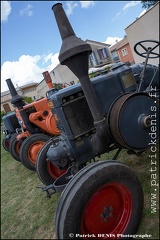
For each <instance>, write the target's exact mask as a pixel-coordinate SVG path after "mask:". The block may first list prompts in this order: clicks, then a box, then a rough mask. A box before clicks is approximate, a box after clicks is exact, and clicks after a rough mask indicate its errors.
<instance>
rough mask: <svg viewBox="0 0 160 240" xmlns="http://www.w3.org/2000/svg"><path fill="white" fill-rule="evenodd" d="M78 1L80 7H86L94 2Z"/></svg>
mask: <svg viewBox="0 0 160 240" xmlns="http://www.w3.org/2000/svg"><path fill="white" fill-rule="evenodd" d="M79 2H80V4H81V8H86V9H87V8H89V7H92V6H94V5H95V4H96V2H95V1H79Z"/></svg>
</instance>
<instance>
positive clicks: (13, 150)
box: [9, 133, 22, 162]
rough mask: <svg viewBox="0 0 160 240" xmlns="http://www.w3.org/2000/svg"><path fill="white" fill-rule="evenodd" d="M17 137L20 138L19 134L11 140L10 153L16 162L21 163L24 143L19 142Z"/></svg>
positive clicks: (14, 135)
mask: <svg viewBox="0 0 160 240" xmlns="http://www.w3.org/2000/svg"><path fill="white" fill-rule="evenodd" d="M17 136H18V133H15V134H13V135H12V137H11V138H10V144H9V152H10V154H11V156H12V157H13V158H14V159H15V160H16V161H18V162H20V161H21V158H20V148H21V145H22V142H21V141H18V140H17Z"/></svg>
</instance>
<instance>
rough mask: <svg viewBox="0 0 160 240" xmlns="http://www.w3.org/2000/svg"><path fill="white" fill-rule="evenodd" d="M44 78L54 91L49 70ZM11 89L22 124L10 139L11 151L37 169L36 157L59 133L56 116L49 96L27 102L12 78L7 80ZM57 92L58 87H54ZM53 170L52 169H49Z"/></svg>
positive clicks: (27, 165) (26, 164) (13, 101)
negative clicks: (48, 98) (18, 91)
mask: <svg viewBox="0 0 160 240" xmlns="http://www.w3.org/2000/svg"><path fill="white" fill-rule="evenodd" d="M42 74H43V76H44V79H45V81H46V83H47V85H48V87H49V89H52V91H53V84H52V80H51V77H50V75H49V73H48V71H46V72H43V73H42ZM6 82H7V85H8V88H9V90H10V93H11V96H12V100H11V103H12V104H13V105H14V107H15V113H16V117H17V119H18V121H19V124H20V126H21V128H20V129H17V132H16V133H15V134H14V135H13V136H12V137H11V139H10V146H9V152H10V154H11V156H12V157H13V158H14V159H15V160H17V161H21V162H22V164H23V165H24V166H25V167H26V168H28V169H30V170H33V171H35V164H36V158H37V154H38V152H39V150H40V149H41V147H42V146H43V145H44V143H45V142H46V141H48V140H49V139H50V137H53V136H55V135H56V136H57V135H59V134H60V133H59V130H58V129H57V127H56V123H55V119H54V116H53V115H52V112H51V110H50V107H49V105H48V102H47V98H41V99H39V100H37V101H34V102H33V103H30V104H26V103H25V102H24V100H23V98H22V97H21V96H19V95H18V94H17V91H16V89H15V87H14V86H13V83H12V81H11V79H7V80H6ZM54 91H55V92H56V91H57V89H54ZM49 171H51V170H49Z"/></svg>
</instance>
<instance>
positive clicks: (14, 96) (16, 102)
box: [6, 78, 39, 134]
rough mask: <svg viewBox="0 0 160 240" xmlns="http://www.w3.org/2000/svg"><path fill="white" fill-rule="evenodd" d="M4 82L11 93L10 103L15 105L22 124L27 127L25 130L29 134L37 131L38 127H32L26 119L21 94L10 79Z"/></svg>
mask: <svg viewBox="0 0 160 240" xmlns="http://www.w3.org/2000/svg"><path fill="white" fill-rule="evenodd" d="M6 83H7V85H8V88H9V91H10V93H11V96H12V99H11V103H12V104H13V105H14V107H17V108H18V110H19V111H20V114H21V117H22V119H23V121H24V124H25V126H26V128H27V130H28V131H29V132H30V133H31V134H34V133H39V129H38V128H33V127H32V125H31V123H30V121H29V119H28V116H27V114H26V112H25V110H24V109H23V106H24V100H23V98H22V96H19V95H18V93H17V91H16V89H15V87H14V85H13V83H12V81H11V79H10V78H9V79H6Z"/></svg>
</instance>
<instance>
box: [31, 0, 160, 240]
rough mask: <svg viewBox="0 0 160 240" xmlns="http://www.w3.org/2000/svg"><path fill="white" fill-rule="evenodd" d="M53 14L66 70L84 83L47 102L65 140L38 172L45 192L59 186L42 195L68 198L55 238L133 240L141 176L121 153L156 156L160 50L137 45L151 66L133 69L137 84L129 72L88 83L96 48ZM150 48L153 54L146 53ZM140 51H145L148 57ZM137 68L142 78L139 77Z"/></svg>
mask: <svg viewBox="0 0 160 240" xmlns="http://www.w3.org/2000/svg"><path fill="white" fill-rule="evenodd" d="M52 10H53V12H54V15H55V18H56V21H57V25H58V28H59V31H60V34H61V38H62V47H61V50H60V54H59V60H60V63H61V64H62V65H66V66H67V67H68V68H69V69H70V70H71V71H72V72H73V73H74V74H75V75H76V76H77V77H78V79H79V81H80V84H75V85H73V86H70V87H68V88H65V89H62V90H60V91H57V92H55V91H54V90H53V91H52V89H50V90H49V91H48V92H47V94H46V96H47V98H48V101H49V102H50V106H51V109H52V113H53V115H54V117H55V120H56V124H57V127H58V129H59V131H60V133H61V134H60V135H59V136H57V137H53V138H51V139H50V140H49V141H48V142H47V143H46V144H45V145H44V146H43V147H42V148H41V150H40V151H39V154H38V156H37V161H36V169H37V168H38V175H39V177H40V179H41V180H42V182H44V184H46V183H47V182H51V181H53V179H56V180H55V181H54V182H53V183H52V184H50V185H48V186H44V187H42V188H43V191H46V192H47V195H48V196H49V197H50V196H51V195H52V194H54V193H56V192H59V191H63V192H62V194H61V197H60V200H59V203H58V206H57V211H56V218H55V225H56V237H57V239H70V238H72V239H73V238H82V239H86V238H90V239H91V238H93V239H99V238H101V239H106V238H110V239H120V238H123V236H125V238H126V236H127V235H130V236H132V235H133V234H135V233H136V231H137V229H138V227H139V223H140V221H141V217H142V212H143V201H144V199H143V189H142V186H141V183H140V181H139V179H138V177H137V175H136V174H135V173H134V172H133V171H132V170H131V169H130V168H129V167H128V166H126V165H125V164H123V163H120V162H118V161H115V159H116V158H117V156H118V154H119V152H120V151H121V149H126V151H128V153H133V154H137V155H138V154H141V153H142V152H144V151H145V150H147V149H148V148H150V147H154V149H155V145H156V143H157V142H158V139H159V99H158V96H159V84H158V79H157V78H158V73H159V70H158V68H157V67H155V66H152V65H151V66H149V65H148V64H147V61H148V58H156V57H159V54H158V53H156V52H155V51H154V50H155V49H156V47H158V46H159V42H157V41H150V42H149V41H141V42H139V43H137V44H136V45H135V51H136V52H137V53H138V54H139V55H141V56H142V57H145V58H146V60H145V64H144V65H143V69H142V67H141V65H135V66H134V67H133V71H135V77H134V74H133V71H132V69H131V68H129V67H127V66H125V65H123V64H121V66H117V67H116V68H115V69H112V72H111V73H109V74H107V75H102V76H98V77H95V78H93V79H92V80H90V79H89V77H88V56H89V54H90V53H91V52H92V50H91V47H90V45H89V44H87V43H86V42H84V41H83V40H81V39H80V38H77V37H76V35H75V33H74V31H73V29H72V27H71V25H70V22H69V20H68V19H67V16H66V14H65V12H64V10H63V7H62V4H61V3H57V4H55V5H54V6H53V7H52ZM146 43H147V44H148V43H151V45H152V47H146V46H145V44H146ZM153 44H155V45H154V47H153ZM138 47H142V49H143V53H142V54H141V53H139V51H138V50H137V49H138ZM122 65H123V66H122ZM139 68H140V72H141V74H139V75H137V74H138V71H139ZM147 71H148V73H147V74H145V73H146V72H147ZM151 72H153V75H152V74H150V73H151ZM136 75H137V76H136ZM146 76H151V77H150V79H146ZM153 86H154V87H153ZM156 86H158V88H157V87H156ZM112 150H116V153H114V156H113V158H112V159H111V160H101V161H96V162H93V163H90V161H91V160H92V159H93V160H94V159H95V158H96V159H97V158H98V157H99V156H100V155H101V154H103V153H108V152H110V151H112ZM48 162H49V164H48ZM51 165H52V167H53V169H54V168H56V169H59V172H58V171H57V176H51V175H50V178H49V177H48V178H47V177H46V175H47V173H46V170H47V167H48V166H51ZM63 172H64V173H63ZM129 238H130V237H127V239H129ZM131 238H132V237H131Z"/></svg>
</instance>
